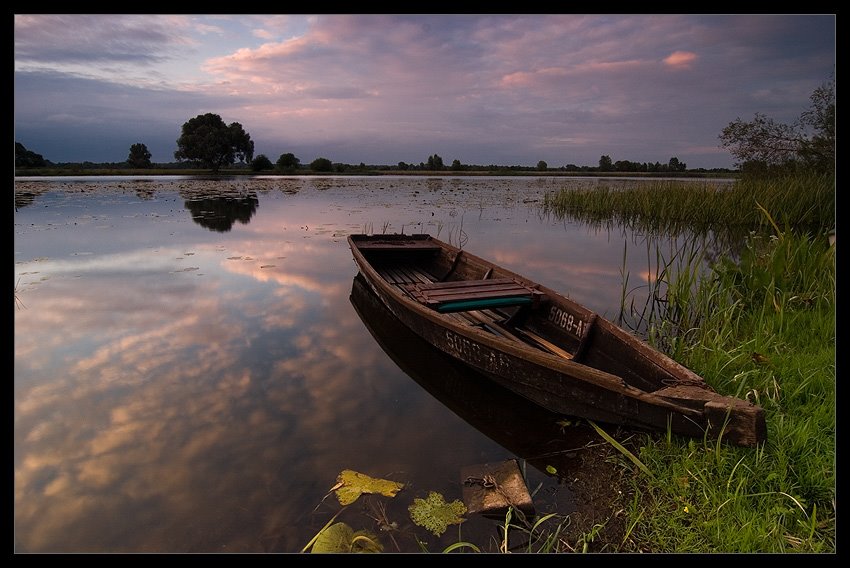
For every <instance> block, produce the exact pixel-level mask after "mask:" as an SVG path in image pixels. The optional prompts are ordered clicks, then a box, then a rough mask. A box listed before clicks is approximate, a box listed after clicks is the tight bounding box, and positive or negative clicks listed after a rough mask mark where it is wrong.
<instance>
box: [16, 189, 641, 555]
mask: <svg viewBox="0 0 850 568" xmlns="http://www.w3.org/2000/svg"><path fill="white" fill-rule="evenodd" d="M594 183H597V181H596V180H593V179H571V180H566V179H560V178H551V177H540V178H531V177H523V178H503V177H492V178H490V177H487V178H469V177H458V178H451V177H445V178H430V177H322V178H277V177H256V178H250V179H246V178H238V179H237V178H234V179H226V178H225V179H215V180H209V179H206V180H205V179H198V178H188V177H151V178H142V177H110V178H51V179H49V180H44V179H32V178H18V179H17V180H16V183H15V203H16V212H15V219H14V223H15V229H14V237H15V238H14V259H15V305H16V308H15V311H14V317H15V323H14V326H15V327H14V334H15V340H14V341H15V347H14V350H15V351H14V360H15V362H14V365H15V367H14V508H15V510H14V532H15V535H14V542H15V550H16V551H17V552H300V551H301V549H302V548H303V547H304V546H305V545H306V544H307V543H308V542H309V541H310V539H311V538H312V537H313V536H314V535H315V534H316V533H317V532H318V531H319V530H320V529H321V528H322V527H323V526H324V525H325V523H327V522H328V521H329V520H330V519H331V517H333V515H334V514H336V513H337V512H338V511H339V510H340V508H341V507H340V505H339V503H338V502H337V501H336V498H335V496H334V494H333V493H332V492H331V488H332V487H333V486H334V484H335V483H336V478H337V476H338V475H339V473H340V472H341V471H343V470H346V469H351V470H355V471H358V472H362V473H365V474H367V475H370V476H373V477H381V478H386V479H392V480H394V481H399V482H402V483H404V484H405V488H404V490H403V491H402V492H401V493H399V495H398V496H396V497H395V498H394V499H391V500H390V499H384V500H383V501H379V500H377V499H375V498H368V497H361V499H360V500H359V501H358V502H357V503H355V504H354V505H352V506H350V507H348V509H346V510H345V511H344V512H343V514H341V515H340V516H339V517H337V520H340V521H345V522H347V523H348V524H350V525H351V526H352V527H353V528H354V529H355V530H359V529H367V530H370V531H372V532H376V533H378V532H380V531H379V528H378V527H379V525H377V524H376V522H375V521H374V520H373V517H376V516H380V515H378V514H377V512H376V511H378V510H379V507H378V505H380V504H383V505H385V506H386V511H385V512H386V516H387V518H388V520H390V521H393V522H396V523H397V527H398V529H399V530H398V531H397V532H396V533H395V534H394V535H391V534H384V536H383V537H382V542H383V544H384V546H385V549H386V550H387V551H395V550H401V551H404V552H416V551H419V550H420V548H419V545H418V544H417V543H416V538H418V539H420V540H422V541H425V542H427V544H428V547H429V550H430V551H432V552H439V551H441V550H443V548H445V547H446V546H448V545H449V544H451V543H453V542H456V541H458V540H459V539H460V538H462V539H464V540H474V539H475V538H478V539H479V541H485V542H486V541H487V539H490V540H492V539H493V537H495V536H496V534H497V533H496V531H495V529H494V525H493V523H492V521H486V522H485V521H484V520H483V519H475V518H472V519H470V520H469V521H467V522H466V523H464V524H463V525H462V529H461V531H462V532H461V533H458V530H457V528H456V527H455V528H454V529H452V528H450V529H449V530H448V531H447V532H446V534H444V535H442V536H441V537H439V538H437V537H435V536H434V535H432V534H430V533H428V532H427V531H426V530H424V529H422V528H421V527H417V526H415V525H413V524H412V522H411V520H410V517H409V515H408V513H407V506H408V505H409V504H410V503H411V502H412V500H413V498H415V497H423V498H424V497H425V496H427V494H428V493H429V492H430V491H438V492H440V493H442V494H443V495H444V496H445V498H446V500H447V501H451V500H454V499H461V493H462V480H461V476H460V470H461V469H462V468H464V467H466V466H469V465H473V464H482V463H490V462H500V461H503V460H507V459H512V458H518V459H520V460H521V463H522V464H523V465H524V466H525V467H526V468H527V469H526V474H527V476H528V480H529V486H530V489H535V488H538V487H539V491H538V492H537V493H536V494H535V505H536V507H537V508H538V510H539V511H541V512H552V511H556V510H557V511H559V512H561V513H569V510H570V507H571V498H572V497H571V492H570V488H569V483H567V481H569V479H571V478H574V477H576V476H579V475H581V471H580V469H578V468H577V466H576V465H571V464H575V463H578V462H580V460H576V459H574V458H575V457H576V453H577V452H580V451H581V448H582V446H583V445H584V444H585V443H586V442H587V440H588V436H589V434H588V432H587V431H586V430H585V429H584V428H579V427H573V428H566V429H564V428H562V426H558V425H556V419H557V417H551V416H545V415H542V414H541V413H540V412H539V411H537V410H535V409H534V408H532V407H529V406H528V405H526V404H524V403H523V402H522V401H517V400H516V399H513V398H512V397H509V396H505V394H504V393H501V392H500V391H498V390H497V389H496V388H495V387H494V386H492V385H490V384H489V383H487V382H486V381H481V380H480V378H479V377H475V376H472V375H470V374H469V373H468V372H465V371H464V369H462V368H458V367H457V366H455V365H453V364H452V363H451V362H450V361H446V360H444V359H443V358H441V356H440V354H439V353H434V352H433V351H432V350H429V346H427V345H422V344H421V342H420V343H417V341H416V338H411V337H407V336H406V335H405V331H404V330H403V329H398V328H397V327H394V326H393V321H392V320H391V319H387V318H386V314H382V313H381V311H380V309H379V307H378V306H375V305H374V302H373V299H372V298H370V296H369V295H368V294H366V293H364V291H363V290H362V289H361V288H360V286H359V285H358V281H357V280H356V279H355V277H356V275H357V269H356V267H355V265H354V262H353V260H352V257H351V253H350V251H349V248H348V245H347V243H346V236H347V235H349V234H351V233H360V232H375V233H381V232H405V233H420V232H421V233H430V234H432V235H434V236H437V237H439V238H441V239H443V240H448V241H450V242H452V243H454V244H462V245H463V246H464V248H466V249H467V250H469V251H470V252H472V253H474V254H477V255H479V256H483V257H485V258H488V259H492V260H495V261H496V262H498V263H500V264H503V265H505V266H507V267H509V268H511V269H512V270H515V271H517V272H519V273H522V274H525V275H527V276H529V277H531V278H532V279H534V280H537V281H540V282H542V283H545V284H546V285H548V286H550V287H552V288H554V289H557V290H560V291H563V292H564V293H565V294H567V295H569V296H570V297H572V298H575V299H576V300H578V301H579V302H581V303H584V304H585V305H587V306H588V307H589V308H591V309H593V310H596V311H598V312H599V313H601V314H603V315H605V316H606V317H609V318H611V319H615V318H616V316H617V314H618V311H619V308H620V300H621V293H622V285H623V277H622V271H623V270H624V250H625V253H626V260H625V270H627V271H628V272H629V273H630V275H631V276H630V282H631V283H632V284H633V285H639V284H638V283H639V281H640V279H641V278H645V277H646V274H647V273H649V272H651V268H649V267H648V266H647V263H648V256H650V255H648V245H647V239H646V238H645V237H643V236H641V235H633V234H631V233H630V232H629V231H625V230H622V229H620V228H613V229H604V228H598V227H589V226H587V225H582V224H578V223H573V222H570V221H565V220H559V219H556V218H553V217H551V216H545V215H543V213H542V211H541V205H542V199H543V196H544V194H545V193H547V192H554V191H557V190H558V189H560V188H562V187H565V186H566V185H567V184H594ZM653 250H654V249H653ZM652 254H653V255H654V252H653V253H652ZM547 466H552V467H554V468H555V469H556V470H557V471H558V473H557V474H551V473H548V472H547V469H546V468H547ZM414 535H415V537H414ZM387 537H390V538H387Z"/></svg>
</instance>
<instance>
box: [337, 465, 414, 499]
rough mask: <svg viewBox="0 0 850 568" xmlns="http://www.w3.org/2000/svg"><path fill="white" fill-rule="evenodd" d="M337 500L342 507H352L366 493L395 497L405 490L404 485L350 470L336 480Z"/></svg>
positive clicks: (344, 471) (343, 472)
mask: <svg viewBox="0 0 850 568" xmlns="http://www.w3.org/2000/svg"><path fill="white" fill-rule="evenodd" d="M336 481H337V483H336V485H335V486H334V488H335V489H336V498H337V499H338V500H339V504H340V505H343V506H345V505H351V504H352V503H354V502H355V501H357V498H358V497H360V496H361V495H363V494H364V493H376V494H379V495H385V496H387V497H395V496H396V493H398V492H399V491H401V490H402V488H404V484H403V483H398V482H396V481H390V480H388V479H376V478H374V477H369V476H368V475H364V474H362V473H359V472H357V471H352V470H350V469H346V470H343V471H342V473H340V474H339V476H338V477H337V478H336Z"/></svg>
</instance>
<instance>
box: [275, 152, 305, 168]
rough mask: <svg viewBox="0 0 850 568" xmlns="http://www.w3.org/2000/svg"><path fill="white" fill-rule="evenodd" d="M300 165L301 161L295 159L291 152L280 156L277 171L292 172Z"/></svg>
mask: <svg viewBox="0 0 850 568" xmlns="http://www.w3.org/2000/svg"><path fill="white" fill-rule="evenodd" d="M300 165H301V160H300V159H298V158H296V157H295V154H293V153H292V152H287V153H286V154H281V155H280V157H279V158H278V159H277V169H279V170H281V171H284V172H294V171H295V170H297V169H298V166H300Z"/></svg>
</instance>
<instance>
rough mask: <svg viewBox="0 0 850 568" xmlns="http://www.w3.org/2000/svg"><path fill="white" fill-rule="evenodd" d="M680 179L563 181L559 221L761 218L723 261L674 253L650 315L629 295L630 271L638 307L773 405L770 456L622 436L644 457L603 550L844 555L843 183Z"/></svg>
mask: <svg viewBox="0 0 850 568" xmlns="http://www.w3.org/2000/svg"><path fill="white" fill-rule="evenodd" d="M675 186H676V182H671V183H670V184H666V185H663V186H662V187H653V186H652V184H650V185H648V186H647V187H646V188H644V191H626V192H619V194H616V195H615V193H616V192H614V191H612V190H608V191H601V192H600V191H596V190H590V191H577V192H576V191H572V190H562V191H561V192H559V193H557V194H555V195H551V196H548V197H547V202H546V203H547V206H548V210H549V211H550V212H551V213H552V214H555V215H559V216H565V217H578V218H582V219H584V220H591V219H593V218H596V219H599V220H601V219H607V220H609V221H610V220H611V219H612V218H615V219H619V221H620V222H622V223H626V224H629V225H631V226H633V227H645V228H646V229H647V230H650V231H653V232H656V233H657V232H659V231H661V232H664V231H672V232H675V231H678V230H681V229H682V228H683V227H685V226H687V227H689V228H690V229H691V230H693V228H694V227H696V230H697V233H704V232H706V231H709V230H711V231H718V230H719V229H720V228H722V227H727V228H728V227H731V226H735V225H740V224H744V225H745V226H746V227H748V229H749V232H748V234H747V235H746V236H745V237H743V239H742V243H741V244H740V245H739V247H738V250H727V251H725V252H723V253H721V254H720V255H718V256H717V257H715V258H714V259H713V261H712V262H710V263H708V264H706V263H705V262H704V261H705V257H704V253H703V252H697V247H690V248H689V247H688V246H687V245H686V246H684V247H683V248H682V249H681V250H679V251H677V252H675V253H673V254H672V255H671V257H670V258H667V259H666V260H665V259H663V258H662V256H661V255H660V254H659V255H658V257H657V258H658V259H659V265H660V268H658V269H656V273H655V275H654V278H653V279H652V282H650V283H649V284H648V286H649V287H651V290H650V291H649V294H648V297H649V298H650V300H648V301H647V305H646V306H644V307H642V308H641V309H639V310H636V309H635V306H634V305H629V303H628V295H629V293H628V284H627V281H628V274H624V294H623V308H622V311H623V312H624V313H625V312H628V313H629V314H630V315H631V316H633V317H635V318H637V319H639V320H641V321H642V323H643V326H642V327H643V328H645V329H647V330H648V331H647V335H648V339H649V340H650V342H651V343H654V344H655V345H656V346H657V347H658V348H660V349H662V350H664V351H665V352H667V353H668V354H669V355H671V356H672V357H673V358H674V359H676V360H677V361H679V362H680V363H682V364H684V365H685V366H687V367H689V368H691V369H693V370H694V371H695V372H697V373H698V374H700V375H702V376H703V377H705V379H706V381H707V382H708V383H709V384H710V385H711V386H712V387H713V388H715V389H716V390H717V391H718V392H720V393H722V394H728V395H734V396H739V397H744V398H747V399H750V400H752V401H753V402H756V403H757V404H759V405H761V406H762V407H763V408H765V411H766V413H767V424H768V439H767V442H765V443H764V444H763V445H761V446H760V447H758V448H757V449H755V450H746V449H742V448H736V447H732V446H729V445H725V444H722V443H717V442H711V441H707V440H706V441H702V442H700V441H698V440H697V441H694V440H683V439H678V438H675V437H672V436H670V435H669V434H668V435H666V436H660V437H659V436H654V435H650V434H633V435H631V436H629V437H628V439H626V440H619V442H620V443H621V444H622V445H623V446H624V447H626V448H628V450H629V452H630V453H631V454H632V456H633V457H635V458H636V459H637V460H639V462H640V463H641V464H642V466H643V467H636V465H635V462H634V461H632V460H630V459H626V456H625V455H623V457H622V458H621V459H620V464H621V467H622V470H623V474H624V477H623V479H624V480H625V481H624V482H625V483H626V484H627V486H628V491H625V492H626V493H628V494H629V495H630V498H629V499H628V500H627V502H624V503H622V504H619V505H618V506H620V507H623V508H625V510H626V515H627V529H626V531H625V534H624V535H623V537H622V541H621V542H620V543H616V542H609V543H605V544H602V547H603V549H604V550H605V551H608V552H691V553H716V552H719V553H730V552H737V553H742V552H743V553H747V552H749V553H752V552H767V553H779V552H818V553H834V552H835V550H836V503H835V497H836V440H835V434H836V311H835V308H836V304H835V291H836V257H835V241H834V238H830V237H831V236H834V230H835V189H834V188H835V179H834V177H833V176H818V175H809V176H788V177H781V178H767V179H758V178H755V179H753V178H744V179H742V180H739V181H737V182H736V183H735V188H733V189H731V190H728V191H726V192H725V193H724V192H719V193H717V194H715V195H711V196H710V198H706V196H705V195H702V194H701V192H693V191H685V189H686V188H685V187H682V186H680V187H679V188H678V191H677V189H676V187H675ZM708 220H710V221H711V222H710V223H707V222H706V221H708ZM706 265H708V266H709V268H708V269H707V270H706V268H705V266H706Z"/></svg>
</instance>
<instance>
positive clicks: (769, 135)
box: [720, 78, 835, 172]
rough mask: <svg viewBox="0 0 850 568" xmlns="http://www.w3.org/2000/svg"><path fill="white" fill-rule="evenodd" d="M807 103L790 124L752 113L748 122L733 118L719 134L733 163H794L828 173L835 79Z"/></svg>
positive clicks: (832, 150)
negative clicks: (751, 117) (808, 105)
mask: <svg viewBox="0 0 850 568" xmlns="http://www.w3.org/2000/svg"><path fill="white" fill-rule="evenodd" d="M810 100H811V106H810V107H809V109H808V110H806V111H805V112H803V113H802V114H801V115H800V118H798V119H797V120H796V121H795V122H794V123H792V124H784V123H781V122H777V121H775V120H774V119H772V118H770V117H769V116H767V115H764V114H762V113H756V114H755V116H754V117H753V120H751V121H744V120H742V119H741V118H737V119H735V120H734V121H732V122H730V123H729V125H728V126H726V128H724V129H723V131H722V132H721V134H720V142H721V146H722V147H724V148H727V149H728V150H729V152H730V153H731V154H732V156H734V157H735V158H736V160H737V165H738V166H739V167H741V168H743V169H748V168H750V167H752V166H753V165H758V166H760V167H766V168H770V169H778V168H779V169H787V168H792V167H797V166H802V167H803V168H806V169H810V170H815V171H826V172H832V171H834V169H835V79H834V78H833V79H830V80H829V81H827V82H826V83H824V84H823V85H821V86H820V87H818V88H817V89H816V90H815V92H814V93H812V96H811V98H810Z"/></svg>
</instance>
